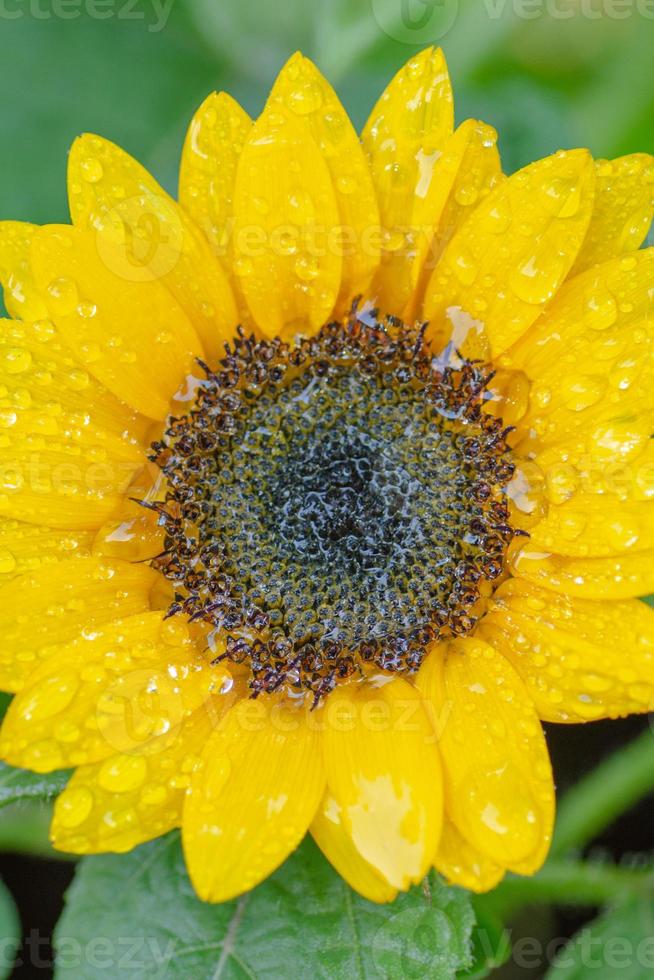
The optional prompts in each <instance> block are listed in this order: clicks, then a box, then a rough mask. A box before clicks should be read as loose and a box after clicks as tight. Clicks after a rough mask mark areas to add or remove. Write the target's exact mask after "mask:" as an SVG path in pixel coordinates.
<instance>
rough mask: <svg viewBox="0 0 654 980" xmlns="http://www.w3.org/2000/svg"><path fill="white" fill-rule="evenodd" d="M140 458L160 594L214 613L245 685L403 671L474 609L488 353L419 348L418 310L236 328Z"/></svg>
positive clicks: (485, 485) (495, 486)
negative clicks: (414, 319) (262, 334)
mask: <svg viewBox="0 0 654 980" xmlns="http://www.w3.org/2000/svg"><path fill="white" fill-rule="evenodd" d="M203 369H204V370H205V372H206V380H204V381H203V382H202V383H201V385H200V387H199V390H198V394H197V398H196V401H195V404H194V405H193V408H192V409H191V411H189V412H188V414H186V415H182V416H180V417H175V418H171V419H169V423H168V427H167V429H166V432H165V434H164V437H163V439H162V440H160V441H158V442H156V443H154V444H153V447H152V448H153V456H152V458H153V460H155V461H156V462H157V464H158V465H159V466H160V467H161V469H162V470H163V472H164V474H165V476H166V478H167V494H166V498H165V502H164V503H162V504H157V505H154V506H156V507H157V509H158V510H159V514H160V521H161V522H162V523H163V525H164V526H165V551H164V553H163V554H162V555H160V556H159V557H158V558H157V559H156V560H155V564H156V566H157V567H158V568H159V569H160V570H161V571H162V572H163V574H164V575H165V576H166V577H167V578H169V579H170V580H171V581H172V582H173V583H174V587H175V599H174V602H173V604H172V606H171V608H170V613H171V614H173V613H183V614H185V615H186V616H187V617H189V618H190V619H193V620H197V619H201V620H204V621H206V622H207V623H208V624H210V626H211V627H212V631H211V634H210V641H211V642H212V643H213V644H215V646H216V648H217V649H219V650H221V651H222V652H221V653H220V654H219V656H223V657H226V658H229V659H230V660H232V661H234V662H237V663H245V664H247V665H248V666H249V668H250V671H251V679H250V686H251V690H252V693H253V694H254V695H256V694H258V693H260V692H262V691H274V690H277V689H278V688H280V687H282V686H286V687H289V688H291V689H294V690H297V691H302V690H308V691H310V692H312V694H313V697H314V700H315V702H316V703H317V702H318V701H320V700H321V698H322V697H323V696H324V695H326V694H327V693H328V692H329V691H330V690H332V689H333V687H334V686H335V685H336V684H337V683H339V682H340V681H342V680H344V679H346V678H348V677H351V676H352V675H353V674H363V673H370V672H371V671H373V672H374V671H380V670H381V671H403V672H408V673H412V672H414V671H415V670H417V668H418V667H419V666H420V663H421V662H422V659H423V657H424V654H425V649H426V646H427V645H428V644H430V643H431V642H433V641H434V640H437V639H439V638H445V637H448V636H461V635H465V634H466V633H468V632H469V631H470V630H471V629H472V628H473V627H474V625H475V623H476V622H477V619H478V617H479V614H480V612H481V611H482V610H483V607H484V597H485V596H486V595H487V594H488V593H489V592H490V589H491V586H490V585H489V583H492V582H493V581H494V580H496V579H497V578H498V577H499V576H501V574H502V572H503V568H504V557H505V553H506V549H507V546H508V544H509V542H510V541H511V539H512V537H513V536H514V534H515V532H514V530H513V529H512V528H511V526H510V524H509V522H508V519H509V511H508V507H507V501H506V485H507V483H508V482H509V480H510V479H511V476H512V474H513V464H512V463H511V461H510V458H509V456H508V447H507V444H506V435H507V430H506V429H505V428H504V426H503V423H502V422H501V420H499V419H497V418H495V417H493V416H491V415H490V414H488V413H487V412H485V411H483V405H484V400H485V399H486V398H488V390H487V386H488V383H489V380H490V378H491V372H490V371H489V369H488V367H487V366H486V365H484V364H481V363H477V362H470V361H466V360H464V359H463V358H461V357H460V356H459V355H458V354H457V353H456V352H455V351H451V350H450V351H447V352H446V353H445V354H443V355H441V356H435V355H434V354H433V352H432V351H431V350H430V347H429V345H428V343H427V342H426V341H425V338H424V325H422V326H421V325H416V326H407V325H405V324H403V323H402V322H400V321H398V320H397V319H395V318H392V317H387V318H386V319H385V320H384V321H383V322H382V321H378V320H377V319H376V316H375V315H374V314H373V313H371V312H365V311H363V310H361V309H360V308H358V307H355V308H354V309H353V311H352V314H351V315H350V316H349V317H348V318H347V319H346V320H345V321H343V322H333V323H329V324H327V325H325V326H324V327H323V328H322V329H321V330H320V332H319V333H318V334H317V335H315V336H313V337H311V338H308V339H307V338H302V339H298V340H297V341H296V342H294V343H287V342H283V341H281V340H279V339H275V340H256V339H255V338H253V337H246V336H245V335H244V334H243V332H242V331H241V332H239V334H238V336H237V337H236V339H235V340H234V342H233V344H232V345H230V346H229V347H227V352H226V356H225V357H224V359H223V360H222V361H221V362H220V364H219V365H217V366H216V367H215V368H210V367H207V366H206V365H203Z"/></svg>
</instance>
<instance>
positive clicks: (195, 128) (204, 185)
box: [179, 92, 252, 262]
mask: <svg viewBox="0 0 654 980" xmlns="http://www.w3.org/2000/svg"><path fill="white" fill-rule="evenodd" d="M251 129H252V120H251V119H250V117H249V116H248V114H247V112H245V110H244V109H242V108H241V107H240V105H239V104H238V102H235V101H234V99H233V98H232V97H231V96H230V95H227V93H226V92H212V93H211V95H210V96H208V98H206V99H205V100H204V102H203V103H202V105H201V106H200V108H199V109H198V111H197V112H196V113H195V115H194V116H193V119H192V120H191V124H190V126H189V128H188V132H187V134H186V140H185V143H184V150H183V152H182V161H181V164H180V172H179V200H180V203H181V204H182V205H183V207H184V208H185V209H186V211H187V212H188V213H189V214H190V215H191V217H192V218H193V219H194V221H195V223H196V225H197V226H198V227H199V228H201V229H202V231H203V232H204V234H205V235H206V237H207V238H208V239H209V242H210V244H211V246H212V248H213V250H214V254H215V255H217V256H218V257H219V258H220V259H221V260H222V261H225V262H226V261H227V258H228V255H229V246H230V234H231V227H230V225H231V221H232V216H233V199H234V185H235V183H236V166H237V164H238V158H239V156H240V155H241V151H242V149H243V145H244V144H245V141H246V139H247V137H248V134H249V132H250V130H251Z"/></svg>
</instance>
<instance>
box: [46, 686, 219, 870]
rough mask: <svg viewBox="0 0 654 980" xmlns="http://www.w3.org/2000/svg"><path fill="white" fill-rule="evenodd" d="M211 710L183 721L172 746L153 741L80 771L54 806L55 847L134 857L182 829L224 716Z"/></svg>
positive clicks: (209, 705)
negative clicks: (196, 777) (195, 778)
mask: <svg viewBox="0 0 654 980" xmlns="http://www.w3.org/2000/svg"><path fill="white" fill-rule="evenodd" d="M223 700H224V701H225V702H227V699H226V698H225V699H223ZM226 706H227V704H225V707H226ZM208 708H211V709H213V708H214V703H213V702H208V703H207V705H203V706H202V707H201V708H200V709H199V710H198V711H195V712H194V713H193V714H192V715H190V716H189V717H188V718H186V719H184V721H182V723H181V724H180V725H179V728H178V732H177V735H176V737H175V739H174V740H173V741H172V742H171V741H170V739H166V738H164V739H163V740H160V739H154V740H153V741H152V742H150V743H148V745H147V746H146V747H145V748H144V750H143V751H138V750H137V751H135V752H133V753H117V754H116V755H111V756H109V758H108V759H105V760H104V761H102V762H96V763H93V764H92V765H88V766H81V767H80V768H79V769H76V770H75V772H74V773H73V775H72V777H71V779H70V782H69V783H68V785H67V786H66V789H65V790H64V792H63V793H62V794H61V795H60V796H59V797H58V799H57V801H56V803H55V807H54V815H53V818H52V824H51V827H50V839H51V841H52V843H53V846H54V847H56V848H57V849H58V850H60V851H68V852H69V853H74V854H97V853H99V852H103V851H130V850H131V849H132V848H133V847H136V846H137V845H138V844H141V843H143V842H144V841H147V840H151V839H152V838H153V837H159V836H160V835H161V834H165V833H167V832H168V831H169V830H172V829H173V828H174V827H179V826H181V822H182V810H183V807H184V799H185V796H186V790H187V788H188V785H189V782H190V778H191V773H192V772H193V770H194V769H195V767H196V766H197V765H198V763H199V761H200V755H201V753H202V750H203V748H204V746H205V745H206V743H207V740H208V739H209V737H210V735H211V733H212V731H213V730H214V728H215V726H216V724H217V721H218V717H219V714H218V712H219V710H222V706H220V707H218V706H216V708H215V711H214V710H208Z"/></svg>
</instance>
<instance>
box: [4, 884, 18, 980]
mask: <svg viewBox="0 0 654 980" xmlns="http://www.w3.org/2000/svg"><path fill="white" fill-rule="evenodd" d="M19 942H20V919H19V918H18V912H17V911H16V906H15V905H14V900H13V898H12V897H11V892H10V891H9V890H8V889H7V886H6V885H5V884H4V883H3V881H2V880H0V980H5V977H9V976H11V973H12V970H13V966H14V959H15V958H16V950H17V949H18V944H19Z"/></svg>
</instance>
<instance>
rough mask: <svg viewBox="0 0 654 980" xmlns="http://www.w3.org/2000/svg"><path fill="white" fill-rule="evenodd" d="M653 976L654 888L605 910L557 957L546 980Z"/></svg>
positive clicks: (637, 979)
mask: <svg viewBox="0 0 654 980" xmlns="http://www.w3.org/2000/svg"><path fill="white" fill-rule="evenodd" d="M653 975H654V884H653V886H652V889H651V890H650V892H649V893H648V894H646V895H645V896H642V897H638V898H633V899H630V900H628V901H625V902H622V903H620V904H619V905H617V906H613V907H611V908H609V909H607V910H606V911H605V912H604V914H603V915H601V916H599V918H597V919H595V920H594V922H591V923H590V924H589V925H588V926H585V927H584V928H583V929H582V930H581V931H580V932H578V933H577V935H576V936H575V937H574V938H573V939H572V941H571V942H570V943H568V945H567V946H565V947H564V949H563V950H562V951H561V953H560V954H559V956H558V958H557V960H556V962H555V963H554V965H553V966H552V967H551V969H550V970H549V971H548V973H547V980H591V978H592V980H615V978H616V977H618V976H619V977H620V980H650V978H651V977H652V976H653Z"/></svg>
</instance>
